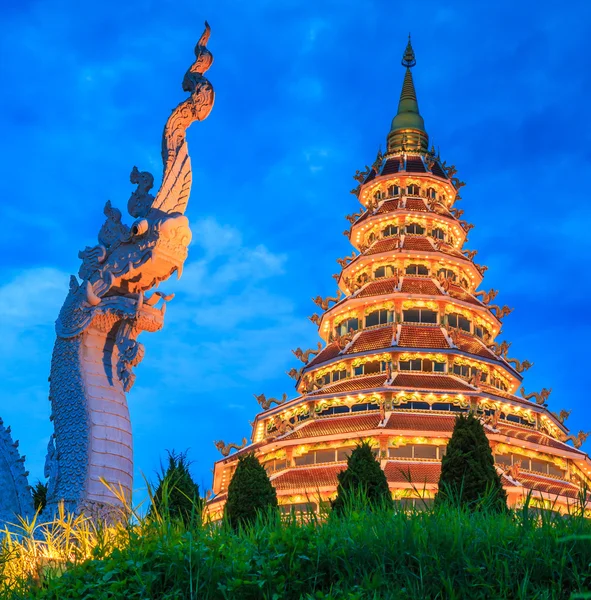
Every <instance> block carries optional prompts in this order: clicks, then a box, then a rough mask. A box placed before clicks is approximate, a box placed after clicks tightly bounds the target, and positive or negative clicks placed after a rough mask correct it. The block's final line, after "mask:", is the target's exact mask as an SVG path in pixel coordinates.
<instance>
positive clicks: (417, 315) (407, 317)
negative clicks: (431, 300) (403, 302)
mask: <svg viewBox="0 0 591 600" xmlns="http://www.w3.org/2000/svg"><path fill="white" fill-rule="evenodd" d="M402 320H403V321H404V322H405V323H433V324H435V323H437V311H435V310H429V309H427V308H411V309H409V310H403V311H402Z"/></svg>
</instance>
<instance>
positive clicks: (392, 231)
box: [382, 225, 398, 237]
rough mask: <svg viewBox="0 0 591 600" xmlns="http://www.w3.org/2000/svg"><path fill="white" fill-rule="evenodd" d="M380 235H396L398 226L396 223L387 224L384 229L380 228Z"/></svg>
mask: <svg viewBox="0 0 591 600" xmlns="http://www.w3.org/2000/svg"><path fill="white" fill-rule="evenodd" d="M382 235H383V236H384V237H391V236H393V235H398V227H397V226H396V225H388V226H387V227H386V228H385V229H382Z"/></svg>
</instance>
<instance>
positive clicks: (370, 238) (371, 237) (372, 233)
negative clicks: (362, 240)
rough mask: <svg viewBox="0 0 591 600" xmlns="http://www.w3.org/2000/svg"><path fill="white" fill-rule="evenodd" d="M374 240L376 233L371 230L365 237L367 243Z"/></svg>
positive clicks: (371, 242)
mask: <svg viewBox="0 0 591 600" xmlns="http://www.w3.org/2000/svg"><path fill="white" fill-rule="evenodd" d="M375 241H376V234H375V233H374V232H373V231H372V232H371V233H370V234H369V236H368V238H367V243H368V244H373V243H374V242H375Z"/></svg>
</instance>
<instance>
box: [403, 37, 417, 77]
mask: <svg viewBox="0 0 591 600" xmlns="http://www.w3.org/2000/svg"><path fill="white" fill-rule="evenodd" d="M416 64H417V61H416V59H415V52H414V50H413V49H412V44H411V43H410V33H409V34H408V44H406V50H405V51H404V54H403V55H402V66H403V67H406V68H408V69H410V68H411V67H414V66H415V65H416Z"/></svg>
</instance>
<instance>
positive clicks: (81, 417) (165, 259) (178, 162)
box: [46, 23, 214, 514]
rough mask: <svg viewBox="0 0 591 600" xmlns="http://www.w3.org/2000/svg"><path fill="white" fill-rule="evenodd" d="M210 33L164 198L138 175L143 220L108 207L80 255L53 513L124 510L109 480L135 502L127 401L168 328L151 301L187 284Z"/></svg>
mask: <svg viewBox="0 0 591 600" xmlns="http://www.w3.org/2000/svg"><path fill="white" fill-rule="evenodd" d="M209 34H210V29H209V25H207V23H206V24H205V31H204V33H203V35H202V36H201V38H200V39H199V41H198V43H197V45H196V47H195V62H194V63H193V64H192V65H191V66H190V67H189V69H188V70H187V72H186V74H185V77H184V80H183V86H182V87H183V90H184V91H185V92H188V93H189V97H188V98H187V99H186V100H184V101H183V102H181V103H180V104H179V105H178V106H177V107H176V108H175V109H174V110H173V112H172V114H171V115H170V117H169V118H168V120H167V122H166V125H165V127H164V133H163V138H162V161H163V167H164V170H163V178H162V184H161V186H160V188H159V190H158V192H157V194H156V195H155V196H153V195H152V194H151V193H150V190H151V189H152V188H153V186H154V178H153V176H152V175H151V174H150V173H148V172H147V171H140V170H139V169H138V168H136V167H134V168H133V170H132V171H131V175H130V181H131V183H133V184H135V185H136V186H137V187H136V189H135V190H134V191H133V192H132V194H131V197H130V198H129V201H128V204H127V208H128V211H129V214H130V215H131V217H132V218H134V219H135V221H134V222H133V223H132V224H131V225H127V224H126V223H124V219H123V215H122V213H121V211H120V210H119V209H117V208H115V207H113V206H112V204H111V202H107V204H106V205H105V209H104V213H105V221H104V223H103V225H102V226H101V228H100V231H99V234H98V244H97V245H95V246H91V247H87V248H85V249H84V250H83V251H81V252H80V253H79V257H80V259H81V261H82V264H81V266H80V269H79V271H78V277H79V278H80V280H79V279H78V278H76V277H75V276H72V277H71V279H70V289H69V293H68V295H67V297H66V300H65V302H64V304H63V306H62V309H61V311H60V314H59V316H58V319H57V321H56V334H57V339H56V342H55V346H54V352H53V357H52V363H51V377H50V400H51V413H52V416H51V418H52V420H53V424H54V434H53V436H52V438H51V440H50V444H49V447H48V453H47V461H46V474H47V476H48V477H49V490H48V504H47V511H48V513H52V512H54V511H55V510H56V507H57V504H58V503H59V502H60V501H64V502H65V505H66V508H67V509H68V510H71V511H73V512H80V511H82V510H85V511H86V510H88V511H90V512H91V513H93V514H103V513H104V511H103V510H102V508H101V507H105V506H106V507H107V509H108V507H109V506H112V505H115V506H116V505H117V504H119V501H118V500H117V498H116V497H115V495H114V494H113V493H112V492H111V491H109V490H108V489H107V488H106V487H105V486H104V485H103V484H102V483H101V478H103V479H104V480H105V481H106V482H107V484H108V485H109V486H111V487H112V488H115V489H117V490H120V491H121V492H122V493H123V495H124V496H127V497H129V496H130V495H131V489H132V476H133V455H132V439H131V424H130V419H129V411H128V407H127V400H126V397H125V393H126V392H127V391H129V390H130V389H131V387H132V385H133V382H134V379H135V377H134V373H133V368H134V367H135V366H137V365H138V364H139V362H140V361H141V359H142V357H143V354H144V349H143V345H142V344H141V343H140V342H138V340H137V337H138V335H139V334H140V333H141V332H142V331H151V332H153V331H158V330H159V329H160V328H161V327H162V326H163V322H164V314H165V309H166V302H167V301H168V300H170V299H171V298H172V295H171V296H166V295H164V294H162V293H160V292H156V293H154V294H153V295H152V296H150V297H148V295H147V294H148V292H149V291H150V290H151V289H153V288H154V287H155V286H157V285H158V284H159V283H160V282H161V281H165V280H166V279H168V278H169V277H170V276H171V275H172V274H173V273H174V272H176V273H177V276H179V277H180V274H181V273H182V269H183V264H184V261H185V259H186V257H187V251H188V246H189V242H190V241H191V230H190V228H189V221H188V219H187V217H185V216H184V212H185V209H186V207H187V202H188V199H189V193H190V189H191V162H190V159H189V154H188V149H187V141H186V130H187V128H188V127H189V126H190V125H191V123H193V122H194V121H202V120H203V119H205V118H206V117H207V116H208V115H209V113H210V111H211V109H212V107H213V103H214V91H213V87H212V85H211V83H210V82H209V81H208V80H207V79H206V78H205V76H204V73H205V72H206V71H207V70H208V69H209V67H210V66H211V64H212V62H213V57H212V55H211V53H210V52H209V50H208V49H207V47H206V44H207V41H208V39H209ZM161 301H162V304H161V306H160V307H158V306H157V305H158V303H160V302H161Z"/></svg>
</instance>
